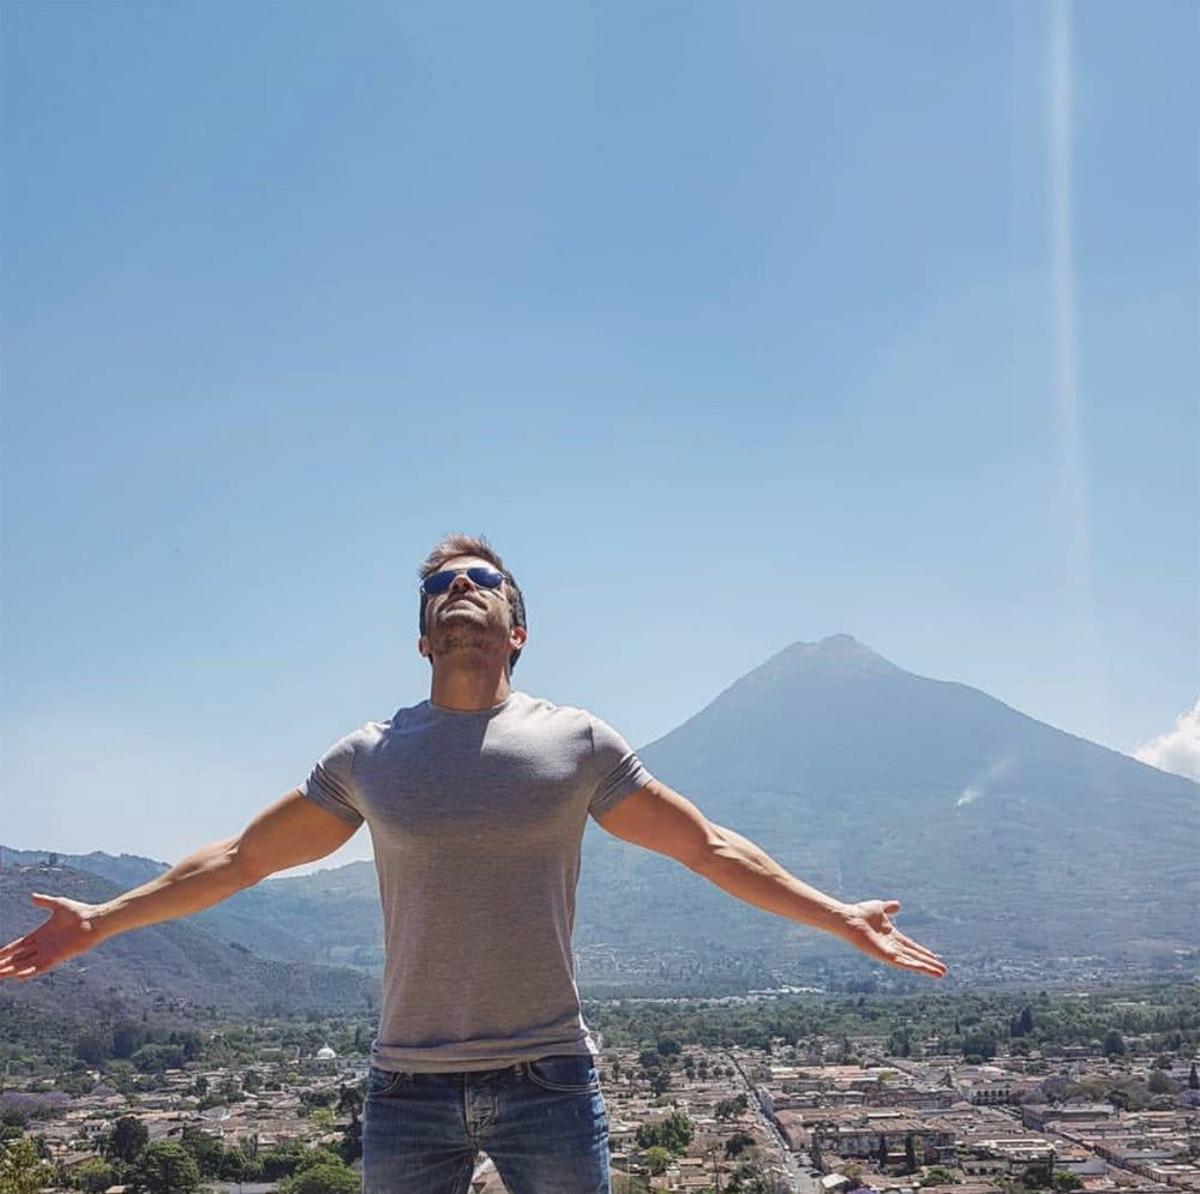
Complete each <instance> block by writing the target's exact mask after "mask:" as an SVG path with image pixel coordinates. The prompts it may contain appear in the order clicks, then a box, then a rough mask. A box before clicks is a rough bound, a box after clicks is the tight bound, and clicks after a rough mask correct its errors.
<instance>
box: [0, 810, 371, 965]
mask: <svg viewBox="0 0 1200 1194" xmlns="http://www.w3.org/2000/svg"><path fill="white" fill-rule="evenodd" d="M357 828H358V826H357V825H351V824H349V823H348V822H347V821H343V820H341V819H340V818H339V817H336V816H334V815H333V813H330V812H326V811H325V809H323V808H321V807H320V806H319V805H316V804H314V803H313V802H312V801H311V800H309V799H308V797H306V796H303V795H301V793H300V792H299V791H298V790H293V791H291V792H289V793H288V794H287V795H286V796H284V797H282V798H281V799H279V800H277V801H276V802H275V803H274V804H272V805H271V806H270V807H269V808H267V809H264V810H263V811H262V812H261V813H259V814H258V816H257V817H255V818H254V820H253V821H251V822H250V824H249V825H247V826H246V828H245V829H244V830H243V831H242V832H241V833H240V834H239V835H238V836H237V837H233V838H229V839H228V840H227V841H220V842H213V843H212V844H211V845H208V846H204V847H202V848H201V849H199V850H197V851H195V853H193V854H189V855H188V857H187V858H185V859H184V860H183V861H182V862H179V863H176V864H175V866H173V867H172V868H171V869H170V870H169V871H167V872H166V873H165V874H162V875H159V876H158V877H157V878H155V879H151V880H150V882H149V883H143V884H142V886H141V887H136V888H134V890H133V891H127V892H124V893H123V894H122V895H119V896H115V897H114V898H113V899H111V900H107V901H106V902H105V903H103V904H83V903H80V902H79V901H78V900H68V899H65V898H64V897H62V896H47V895H34V896H33V902H34V903H35V904H37V905H39V906H40V907H42V908H47V909H49V911H50V919H49V920H48V921H46V923H45V924H43V925H41V926H40V927H39V928H36V929H34V930H33V932H32V933H26V934H25V936H24V937H19V938H17V940H16V941H12V942H10V943H9V944H8V945H6V946H5V947H4V948H3V949H0V979H6V978H16V979H27V978H36V977H37V976H38V975H39V974H45V973H46V971H47V970H51V969H53V967H55V966H57V965H58V964H59V963H60V962H65V961H66V960H67V959H68V958H73V957H75V955H76V954H81V953H83V952H84V951H85V950H88V949H91V948H92V946H94V945H99V944H100V943H101V942H102V941H107V940H108V938H109V937H114V936H116V935H117V934H118V933H125V932H128V930H130V929H137V928H141V927H142V926H143V925H151V924H157V923H158V922H159V921H163V920H173V919H174V918H175V917H177V916H190V915H191V914H192V913H193V912H200V911H202V910H203V909H205V908H211V907H212V906H213V904H216V903H219V902H220V901H221V900H224V899H228V898H229V897H230V896H231V895H233V894H234V892H238V891H241V890H242V889H243V888H246V887H251V886H253V884H255V883H257V882H258V881H259V880H260V879H265V878H266V876H267V875H273V874H275V872H276V871H282V870H287V869H289V868H291V867H294V866H300V865H301V864H302V863H306V862H315V861H316V860H317V859H318V858H324V857H326V855H328V854H332V853H333V851H334V850H336V849H337V848H338V847H339V846H341V845H343V844H345V843H346V842H347V841H349V840H350V838H351V837H353V835H354V831H355V830H356V829H357Z"/></svg>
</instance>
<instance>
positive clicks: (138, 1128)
mask: <svg viewBox="0 0 1200 1194" xmlns="http://www.w3.org/2000/svg"><path fill="white" fill-rule="evenodd" d="M149 1140H150V1131H149V1129H148V1128H147V1127H146V1125H145V1124H144V1123H142V1121H141V1120H140V1119H138V1117H137V1116H136V1115H122V1116H121V1118H120V1119H118V1120H117V1122H116V1123H115V1124H113V1126H112V1128H111V1129H109V1131H108V1134H107V1135H106V1136H105V1137H104V1140H103V1141H102V1143H101V1146H100V1151H101V1152H102V1153H103V1154H104V1155H105V1156H106V1157H107V1158H108V1159H109V1160H110V1161H122V1162H124V1163H125V1164H126V1165H132V1164H133V1163H134V1162H135V1161H136V1160H137V1159H138V1154H139V1153H140V1152H141V1151H142V1149H144V1148H145V1147H146V1145H147V1143H148V1142H149Z"/></svg>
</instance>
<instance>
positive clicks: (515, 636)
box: [508, 626, 529, 651]
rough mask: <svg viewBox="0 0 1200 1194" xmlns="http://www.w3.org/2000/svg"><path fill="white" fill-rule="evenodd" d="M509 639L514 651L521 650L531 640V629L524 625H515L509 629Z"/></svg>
mask: <svg viewBox="0 0 1200 1194" xmlns="http://www.w3.org/2000/svg"><path fill="white" fill-rule="evenodd" d="M508 641H509V643H510V644H511V646H512V648H513V650H514V651H517V650H520V648H522V647H523V646H524V645H525V644H526V643H527V642H528V641H529V631H528V630H526V629H525V627H524V626H514V627H513V628H512V630H510V631H509V634H508Z"/></svg>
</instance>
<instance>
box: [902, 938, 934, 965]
mask: <svg viewBox="0 0 1200 1194" xmlns="http://www.w3.org/2000/svg"><path fill="white" fill-rule="evenodd" d="M896 940H897V941H898V942H899V943H900V944H901V945H903V946H904V948H905V949H907V950H910V951H911V952H913V953H915V954H917V956H918V957H922V958H924V959H925V960H926V961H927V962H940V961H941V960H942V959H941V958H940V957H938V955H937V954H935V953H934V952H933V950H931V949H926V948H925V946H923V945H921V944H919V943H918V942H916V941H914V940H913V939H912V938H911V937H906V936H905V935H904V934H903V933H897V934H896Z"/></svg>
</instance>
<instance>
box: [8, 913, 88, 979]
mask: <svg viewBox="0 0 1200 1194" xmlns="http://www.w3.org/2000/svg"><path fill="white" fill-rule="evenodd" d="M30 899H32V900H33V902H34V903H35V904H37V905H38V906H39V907H41V908H46V909H48V910H49V912H50V919H49V920H48V921H46V922H45V923H44V924H41V925H39V926H38V927H37V928H36V929H34V930H33V932H31V933H26V934H25V936H24V937H18V938H17V939H16V941H10V942H9V944H8V945H6V946H5V947H4V948H3V949H0V979H6V978H15V979H27V978H36V977H37V976H38V975H39V974H45V973H46V971H47V970H52V969H53V968H54V967H55V966H57V965H58V964H59V963H60V962H65V961H66V960H67V959H68V958H73V957H75V956H76V955H77V954H81V953H84V952H86V951H87V950H89V949H91V948H92V946H93V945H99V944H100V942H101V940H102V938H101V936H100V934H99V933H98V932H96V929H95V927H94V926H93V924H92V919H91V918H92V917H93V916H94V915H95V914H96V911H97V909H96V906H95V905H94V904H83V903H80V902H79V901H78V900H68V899H66V898H65V897H63V896H48V895H39V894H38V893H37V892H34V893H33V894H32V895H31V896H30Z"/></svg>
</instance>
